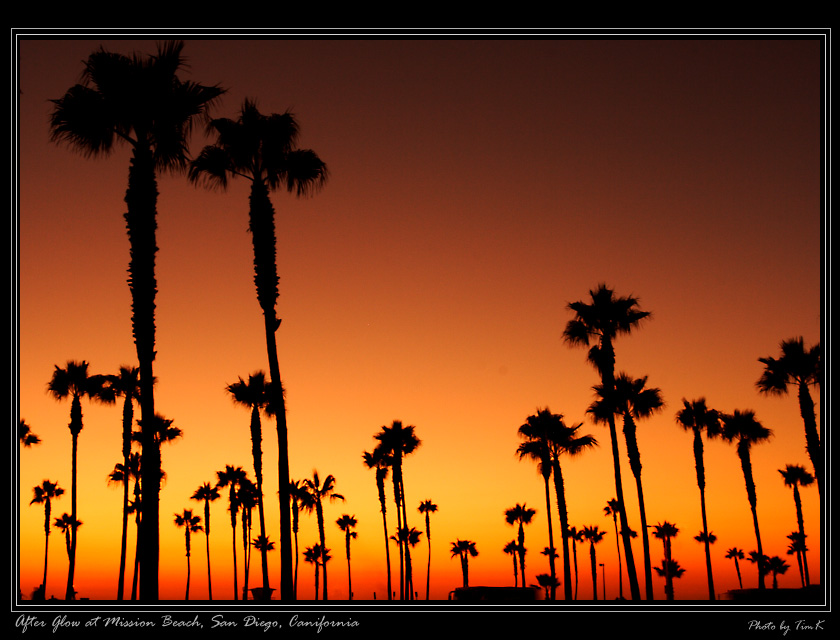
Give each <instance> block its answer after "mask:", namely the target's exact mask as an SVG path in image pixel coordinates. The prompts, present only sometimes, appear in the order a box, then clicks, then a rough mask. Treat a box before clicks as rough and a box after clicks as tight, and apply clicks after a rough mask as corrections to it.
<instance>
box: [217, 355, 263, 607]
mask: <svg viewBox="0 0 840 640" xmlns="http://www.w3.org/2000/svg"><path fill="white" fill-rule="evenodd" d="M266 387H267V382H266V379H265V373H264V372H262V371H257V372H255V373H252V374H251V375H250V376H248V382H245V381H244V380H242V378H239V380H237V381H236V382H234V383H233V384H229V385H228V386H227V387H226V390H227V392H228V393H229V394H230V395H231V396H232V398H233V401H234V403H235V404H239V405H242V406H245V407H248V408H249V409H250V410H251V425H250V429H251V455H252V456H253V459H254V475H255V476H256V479H257V509H258V513H259V518H260V536H262V537H265V509H264V508H263V490H262V486H263V474H262V425H261V422H260V410H261V409H263V408H264V407H265V406H266V404H267V403H268V400H269V398H268V394H267V388H266ZM260 560H261V563H262V588H263V590H262V594H263V595H264V596H267V595H268V594H269V593H270V592H269V586H268V554H267V553H266V551H265V549H264V548H263V549H262V550H261V551H260Z"/></svg>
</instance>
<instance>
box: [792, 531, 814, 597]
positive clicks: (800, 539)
mask: <svg viewBox="0 0 840 640" xmlns="http://www.w3.org/2000/svg"><path fill="white" fill-rule="evenodd" d="M787 538H788V540H790V544H789V545H788V548H787V554H788V555H789V556H792V555H796V564H797V565H798V566H799V579H800V580H801V581H802V586H803V587H805V586H808V583H809V581H810V580H809V578H808V577H806V573H805V567H804V564H803V561H802V560H803V558H804V556H805V552H806V551H807V550H808V548H807V547H806V546H805V536H804V535H802V534H800V533H799V532H798V531H791V532H790V533H789V534H788V536H787Z"/></svg>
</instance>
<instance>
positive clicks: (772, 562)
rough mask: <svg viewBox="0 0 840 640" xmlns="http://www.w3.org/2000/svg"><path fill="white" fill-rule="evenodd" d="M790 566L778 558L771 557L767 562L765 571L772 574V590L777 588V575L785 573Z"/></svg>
mask: <svg viewBox="0 0 840 640" xmlns="http://www.w3.org/2000/svg"><path fill="white" fill-rule="evenodd" d="M788 569H790V565H789V564H788V563H787V562H785V561H784V559H783V558H780V557H779V556H773V557H772V558H770V559H769V560H768V561H767V570H768V571H769V572H770V573H772V574H773V588H774V589H778V588H779V581H778V576H779V574H784V573H787V570H788Z"/></svg>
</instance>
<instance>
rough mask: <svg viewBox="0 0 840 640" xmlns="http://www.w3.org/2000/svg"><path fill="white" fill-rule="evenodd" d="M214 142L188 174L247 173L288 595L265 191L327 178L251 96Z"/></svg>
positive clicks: (283, 124) (286, 120)
mask: <svg viewBox="0 0 840 640" xmlns="http://www.w3.org/2000/svg"><path fill="white" fill-rule="evenodd" d="M210 129H211V130H212V131H214V132H215V133H216V143H215V144H214V145H211V146H207V147H205V148H204V149H203V150H202V151H201V153H200V154H199V156H198V157H197V158H196V159H195V160H194V161H193V162H192V164H191V165H190V172H189V176H190V180H191V181H193V182H205V183H206V184H208V185H209V186H216V187H221V188H223V189H224V188H226V187H227V183H228V179H229V178H235V177H244V178H245V179H247V180H250V181H251V192H250V198H249V203H250V205H249V230H250V232H251V238H252V241H253V248H254V283H255V285H256V291H257V300H258V302H259V304H260V308H261V309H262V313H263V320H264V324H265V339H266V351H267V353H268V373H269V379H270V380H271V381H272V383H273V386H272V389H273V391H272V392H271V393H272V396H273V397H272V399H271V404H272V405H273V407H274V409H275V416H276V419H277V443H278V450H279V454H278V474H279V486H280V488H281V491H280V528H281V536H280V555H281V579H280V588H281V599H283V600H291V599H293V596H294V594H293V588H294V586H293V578H292V546H291V513H290V504H289V496H288V495H285V494H286V493H287V492H288V487H289V447H288V426H287V422H286V403H285V398H284V397H283V391H282V382H281V378H280V365H279V362H278V359H277V339H276V336H275V333H276V332H277V329H278V328H279V327H280V319H278V318H277V311H276V305H277V298H278V295H279V293H278V276H277V260H276V251H277V249H276V231H275V224H274V207H273V205H272V203H271V198H270V192H271V191H273V190H275V189H281V188H282V189H285V190H286V191H288V192H289V193H294V194H296V195H297V196H298V197H300V196H304V195H308V194H311V193H314V192H316V191H318V190H319V189H320V188H321V187H322V186H323V185H324V184H325V183H326V180H327V175H328V172H327V167H326V165H325V164H324V163H323V162H322V161H321V159H320V158H319V157H318V156H317V155H316V154H315V152H313V151H311V150H309V149H297V148H296V147H297V140H298V137H299V132H300V131H299V127H298V123H297V121H296V120H295V117H294V115H292V114H291V113H290V112H288V111H287V112H286V113H283V114H277V113H273V114H271V115H268V116H266V115H263V114H262V113H260V112H259V110H258V109H257V105H256V102H255V101H253V100H247V99H246V100H245V101H244V103H243V105H242V108H241V109H240V112H239V117H238V119H237V120H231V119H228V118H219V119H216V120H213V121H212V122H211V123H210Z"/></svg>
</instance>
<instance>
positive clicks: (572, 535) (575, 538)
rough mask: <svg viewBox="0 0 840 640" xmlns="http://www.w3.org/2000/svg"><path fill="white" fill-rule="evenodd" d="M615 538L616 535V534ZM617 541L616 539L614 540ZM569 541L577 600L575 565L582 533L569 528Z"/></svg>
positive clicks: (576, 570) (576, 565)
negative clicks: (570, 543) (570, 542)
mask: <svg viewBox="0 0 840 640" xmlns="http://www.w3.org/2000/svg"><path fill="white" fill-rule="evenodd" d="M616 536H617V534H616ZM616 539H617V538H616ZM569 540H571V541H572V557H573V558H574V564H575V600H577V590H578V564H577V543H578V542H583V540H584V538H583V531H578V530H577V529H576V528H575V527H569Z"/></svg>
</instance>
